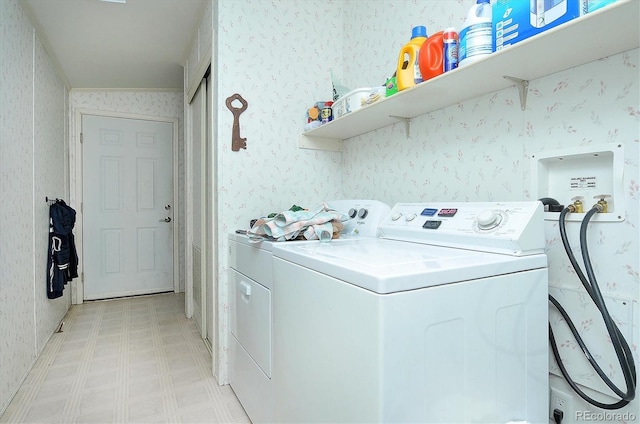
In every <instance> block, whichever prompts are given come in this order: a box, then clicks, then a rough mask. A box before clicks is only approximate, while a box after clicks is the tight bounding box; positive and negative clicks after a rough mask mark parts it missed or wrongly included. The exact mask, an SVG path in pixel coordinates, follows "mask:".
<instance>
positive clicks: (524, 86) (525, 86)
mask: <svg viewBox="0 0 640 424" xmlns="http://www.w3.org/2000/svg"><path fill="white" fill-rule="evenodd" d="M503 78H506V79H508V80H511V81H513V82H515V83H516V85H517V86H518V92H519V93H520V108H521V109H522V110H525V109H526V108H527V93H528V92H529V81H527V80H523V79H520V78H515V77H510V76H508V75H503Z"/></svg>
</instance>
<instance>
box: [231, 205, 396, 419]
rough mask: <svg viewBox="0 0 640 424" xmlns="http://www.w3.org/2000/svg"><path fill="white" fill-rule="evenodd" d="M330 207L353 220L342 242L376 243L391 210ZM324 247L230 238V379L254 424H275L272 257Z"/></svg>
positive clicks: (345, 230)
mask: <svg viewBox="0 0 640 424" xmlns="http://www.w3.org/2000/svg"><path fill="white" fill-rule="evenodd" d="M327 205H328V206H329V207H331V208H333V209H335V210H337V211H339V212H342V213H344V214H345V215H347V216H349V220H348V221H346V222H344V230H343V231H342V233H341V236H340V238H339V239H337V240H332V241H331V242H328V243H322V244H331V243H337V242H343V241H344V240H347V239H359V238H363V237H375V236H376V235H377V231H378V224H379V223H380V222H381V221H382V219H383V218H384V217H386V216H387V215H388V212H389V210H390V208H389V206H388V205H386V204H384V203H382V202H379V201H375V200H357V199H356V200H334V201H330V202H327ZM300 243H311V244H316V243H320V242H318V241H288V242H273V241H266V240H265V241H262V242H259V243H255V242H251V241H250V240H249V238H248V237H247V236H246V235H244V234H238V233H232V234H230V235H229V267H230V273H229V300H230V302H229V303H230V304H229V314H230V317H229V324H230V325H229V327H230V328H229V333H230V337H229V339H230V343H229V344H230V355H229V379H230V384H231V387H232V388H233V390H234V392H235V394H236V396H237V397H238V399H239V400H240V402H241V403H242V406H243V407H244V409H245V411H246V412H247V414H248V415H249V418H251V421H252V422H254V423H272V422H274V415H273V405H274V396H273V372H272V333H273V326H272V313H273V310H272V296H273V293H274V292H275V290H277V288H276V287H277V284H275V283H274V279H273V276H272V256H271V251H272V249H273V246H274V245H278V244H300Z"/></svg>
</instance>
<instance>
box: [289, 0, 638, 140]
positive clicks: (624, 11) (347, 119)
mask: <svg viewBox="0 0 640 424" xmlns="http://www.w3.org/2000/svg"><path fill="white" fill-rule="evenodd" d="M639 16H640V1H638V0H618V1H617V2H616V3H613V4H611V5H609V6H606V7H604V8H602V9H599V10H596V11H595V12H592V13H590V14H588V15H585V16H581V17H579V18H576V19H574V20H572V21H570V22H567V23H565V24H562V25H559V26H557V27H555V28H552V29H549V30H547V31H545V32H543V33H541V34H539V35H536V36H534V37H531V38H529V39H527V40H524V41H522V42H520V43H518V44H515V45H514V46H511V47H507V48H506V49H504V50H502V51H498V52H495V53H493V54H491V55H490V56H487V57H486V58H485V59H482V60H479V61H477V62H475V63H471V64H469V65H466V66H464V67H461V68H457V69H454V70H453V71H450V72H447V73H445V74H442V75H440V76H437V77H435V78H433V79H430V80H428V81H425V82H423V83H421V84H418V85H416V86H414V87H412V88H409V89H406V90H404V91H401V92H399V93H397V94H394V95H393V96H391V97H387V98H385V99H383V100H380V101H378V102H376V103H373V104H371V105H369V106H365V107H363V108H362V109H359V110H357V111H355V112H351V113H349V114H347V115H344V116H342V117H340V118H338V119H335V120H334V121H332V122H330V123H328V124H325V125H322V126H320V127H318V128H316V129H313V130H311V131H307V132H305V133H303V134H302V135H301V136H300V139H299V143H298V146H299V147H300V148H311V149H321V150H338V149H339V146H340V145H341V143H340V141H341V140H345V139H348V138H351V137H354V136H357V135H361V134H365V133H367V132H369V131H374V130H377V129H380V128H384V127H386V126H389V125H392V124H395V123H397V122H401V121H402V120H405V123H407V122H408V120H410V119H411V118H413V117H416V116H419V115H423V114H425V113H428V112H432V111H435V110H439V109H442V108H444V107H447V106H451V105H454V104H456V103H459V102H462V101H465V100H469V99H472V98H475V97H478V96H481V95H484V94H488V93H493V92H495V91H498V90H502V89H504V88H507V87H511V86H514V85H516V86H518V88H519V90H520V103H521V107H522V109H523V110H524V109H525V108H526V94H527V86H528V82H529V81H531V80H534V79H537V78H541V77H544V76H546V75H551V74H553V73H556V72H559V71H563V70H565V69H569V68H572V67H575V66H579V65H582V64H585V63H589V62H592V61H594V60H598V59H601V58H604V57H608V56H612V55H615V54H618V53H622V52H625V51H629V50H632V49H636V48H638V47H640V29H639V25H638V17H639ZM406 131H407V137H408V134H409V124H407V125H406ZM326 140H332V141H333V142H332V143H329V144H327V146H326V148H324V145H325V144H323V143H326Z"/></svg>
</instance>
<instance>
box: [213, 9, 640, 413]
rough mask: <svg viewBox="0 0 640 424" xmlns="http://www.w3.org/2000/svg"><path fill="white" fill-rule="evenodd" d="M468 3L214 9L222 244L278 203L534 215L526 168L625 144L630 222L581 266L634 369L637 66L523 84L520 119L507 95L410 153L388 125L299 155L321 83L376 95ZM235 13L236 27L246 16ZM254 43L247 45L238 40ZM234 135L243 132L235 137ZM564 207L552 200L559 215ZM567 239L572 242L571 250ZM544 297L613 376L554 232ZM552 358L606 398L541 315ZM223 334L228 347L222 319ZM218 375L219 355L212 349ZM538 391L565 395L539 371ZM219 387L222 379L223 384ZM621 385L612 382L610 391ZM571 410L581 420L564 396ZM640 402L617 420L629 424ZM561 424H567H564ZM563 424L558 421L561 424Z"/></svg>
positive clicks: (485, 100) (462, 116) (445, 121)
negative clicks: (595, 283)
mask: <svg viewBox="0 0 640 424" xmlns="http://www.w3.org/2000/svg"><path fill="white" fill-rule="evenodd" d="M473 3H474V2H473V1H471V0H469V1H467V0H423V1H416V0H393V1H391V0H389V1H382V0H381V1H375V2H373V1H363V0H352V1H330V2H321V3H314V7H313V8H309V7H307V3H306V2H299V1H294V0H284V1H279V2H270V3H266V2H260V1H241V2H232V1H220V2H219V3H218V7H219V9H220V10H219V19H218V24H219V27H218V32H217V35H216V36H217V38H218V47H217V48H218V54H217V56H216V57H217V60H218V61H219V67H218V70H217V75H218V87H219V88H218V90H219V91H218V100H217V101H218V117H219V118H218V119H219V124H218V127H217V128H218V138H219V141H218V143H219V156H218V157H219V166H220V169H219V178H220V180H219V187H218V189H219V196H220V204H219V227H220V231H219V234H227V233H228V232H230V231H233V230H234V229H235V228H239V227H245V226H246V225H247V221H248V220H249V219H251V218H254V217H256V216H257V215H259V214H264V213H268V212H272V211H279V210H282V209H284V208H287V207H288V206H289V204H290V203H298V202H299V204H309V203H317V202H318V201H320V200H322V199H323V198H328V197H334V196H338V197H342V198H353V197H360V198H374V199H378V200H381V201H383V202H386V203H388V204H390V205H393V204H394V203H397V202H418V201H427V200H437V201H445V200H451V201H497V200H507V201H518V200H535V199H537V198H538V196H539V193H532V192H531V190H532V186H533V185H532V181H531V175H530V169H531V166H532V164H531V162H532V157H533V156H535V155H537V154H540V153H541V152H550V151H555V150H558V149H560V148H563V149H565V148H570V147H583V146H598V145H608V144H609V143H622V144H624V156H625V161H624V162H625V165H624V166H625V169H624V182H623V184H624V193H625V198H624V199H623V203H624V208H625V213H626V219H625V220H624V221H623V222H619V223H607V224H602V223H596V224H591V225H590V230H589V241H590V253H591V255H592V257H593V262H594V267H595V269H596V274H597V275H598V276H599V277H600V286H601V287H602V291H603V294H604V296H605V298H606V299H607V301H608V302H609V304H610V305H611V311H612V314H613V315H614V318H615V319H616V321H617V322H618V325H619V326H620V327H621V329H622V331H623V333H625V334H628V335H629V342H630V344H631V348H632V351H633V352H634V357H635V359H636V361H637V360H638V357H637V343H638V331H637V328H638V323H639V319H638V302H639V300H640V291H639V290H638V288H639V287H638V286H639V283H640V281H639V277H638V276H639V272H640V265H639V263H638V257H639V256H640V255H639V253H640V252H639V251H638V245H639V241H640V240H639V238H640V237H639V230H638V225H639V222H638V220H639V216H638V215H639V211H638V206H639V202H638V200H639V199H638V197H639V195H638V193H639V189H638V184H639V183H638V181H640V173H639V169H638V165H639V162H640V160H639V149H638V143H639V134H640V131H639V130H640V113H639V112H638V110H639V109H640V99H639V94H638V93H639V89H638V84H639V81H638V66H639V65H640V64H639V54H638V50H637V49H636V50H632V51H629V52H626V53H623V54H619V55H615V56H612V57H610V58H605V59H602V60H599V61H596V62H592V63H588V64H585V65H582V66H579V67H576V68H574V69H569V70H566V71H563V72H559V73H556V74H553V75H549V76H547V77H544V78H540V79H538V80H534V81H530V86H529V97H528V102H527V107H526V110H524V111H522V110H521V108H520V103H519V96H518V91H517V89H516V88H515V87H513V88H508V89H505V90H501V91H498V92H495V93H490V94H487V95H485V96H481V97H478V98H474V99H471V100H468V101H465V102H461V103H459V104H454V105H452V106H449V107H447V108H444V109H441V110H438V111H434V112H432V113H429V114H426V115H422V116H419V117H416V118H414V119H412V120H411V134H410V136H409V137H408V138H407V137H406V135H405V130H404V124H403V123H398V124H395V125H392V126H389V127H385V128H382V129H380V130H377V131H373V132H370V133H367V134H363V135H360V136H357V137H353V138H352V139H349V140H345V141H344V142H343V151H342V152H341V153H335V152H321V151H313V150H301V149H298V150H297V149H296V144H297V138H298V135H299V134H300V133H301V119H302V116H303V112H304V110H305V108H306V107H308V106H309V105H310V104H313V102H314V101H316V100H321V99H323V98H326V97H327V96H328V95H329V94H328V92H327V91H328V87H330V84H331V79H330V73H329V69H332V70H333V71H334V73H335V74H336V75H337V76H338V77H339V78H340V80H341V82H342V83H343V84H344V85H346V86H348V87H349V88H352V89H353V88H358V87H371V86H374V85H378V84H382V83H383V82H384V80H385V79H386V78H387V77H388V76H390V75H391V74H392V73H393V71H394V68H395V66H396V61H397V54H398V52H399V50H400V48H401V47H402V45H404V44H405V43H406V42H407V41H408V39H409V38H410V33H411V28H412V27H413V26H415V25H425V26H427V30H428V32H429V33H433V32H435V31H438V30H440V29H444V28H446V27H449V26H454V27H456V28H458V29H460V28H461V26H462V24H463V22H464V19H465V16H466V13H467V10H468V9H469V7H470V6H471V5H472V4H473ZM242 11H245V12H244V13H243V12H242ZM248 28H250V30H247V29H248ZM234 92H239V93H241V94H242V95H243V96H244V98H245V99H247V100H248V102H249V108H248V109H247V112H245V114H243V115H242V117H241V121H242V122H241V126H242V130H241V133H242V137H247V145H248V149H247V150H246V151H244V150H243V151H240V152H231V150H230V148H229V145H228V144H229V143H230V137H231V130H230V127H231V122H232V117H231V114H230V112H228V110H227V109H226V107H225V105H224V99H225V98H226V97H228V96H229V95H231V94H232V93H234ZM243 119H244V121H243ZM562 201H563V202H564V203H566V202H565V201H564V200H562ZM575 228H576V227H575V224H571V225H570V227H569V233H570V234H571V235H572V236H573V237H574V238H573V241H572V243H574V244H575V245H577V239H576V237H577V235H576V232H575ZM545 232H546V237H547V253H548V259H549V280H550V281H549V287H550V292H553V293H555V294H556V295H557V296H558V297H559V298H560V299H561V302H562V303H563V305H564V306H565V308H567V309H568V310H569V311H570V313H571V315H572V316H573V317H574V320H576V321H577V322H579V323H580V322H582V323H583V324H582V325H583V327H584V329H585V333H586V335H585V338H586V340H587V343H590V344H591V345H593V346H594V348H593V350H594V352H596V354H597V355H598V357H599V360H600V361H602V364H603V366H604V367H605V369H610V370H611V371H610V372H611V374H618V375H617V376H615V375H614V377H613V378H614V381H619V371H617V370H618V368H617V365H616V358H615V355H613V354H612V352H611V349H610V343H609V340H608V338H607V336H606V335H604V334H603V333H602V326H601V324H600V322H599V317H598V315H597V314H594V313H593V311H592V310H591V308H590V306H589V305H588V302H586V300H585V293H584V289H582V288H581V287H580V284H579V282H578V281H577V278H576V276H575V273H574V272H573V271H572V270H571V269H570V267H569V266H568V261H567V259H566V255H565V253H564V251H563V250H562V247H561V246H560V244H559V242H558V240H559V235H558V228H557V222H554V221H546V222H545ZM226 244H227V242H226V238H225V237H221V239H220V241H219V252H221V255H220V275H219V278H220V282H221V285H220V302H219V303H220V305H219V306H220V308H221V310H222V311H223V312H224V311H225V310H226V309H227V308H228V304H227V301H226V298H227V294H226V272H227V256H226V251H227V247H226ZM550 320H551V322H552V325H553V326H554V329H556V331H557V334H556V337H559V339H560V340H561V341H560V350H561V354H562V356H563V358H565V361H566V362H567V363H568V364H569V369H570V372H571V373H572V375H574V377H575V379H576V380H577V381H578V382H579V383H581V384H584V385H585V386H587V387H588V388H591V389H593V390H596V391H602V392H605V393H610V392H607V391H606V390H607V389H606V388H604V387H602V384H600V383H598V382H596V378H595V377H596V376H595V375H594V372H593V370H591V369H590V368H589V369H587V368H585V366H584V364H583V362H584V360H583V355H582V353H581V352H580V351H579V349H576V346H575V343H572V342H570V341H569V337H568V335H567V334H566V330H564V329H563V327H564V326H563V325H562V324H563V323H561V322H559V321H560V320H559V319H558V317H557V316H556V315H555V313H554V311H551V313H550ZM220 325H221V332H220V334H222V335H224V334H226V325H227V323H226V322H225V318H224V314H223V316H222V318H221V322H220ZM218 353H219V357H220V358H221V359H222V361H221V363H222V368H224V364H225V360H226V347H225V343H224V341H222V342H221V346H220V351H219V352H218ZM550 371H551V374H550V385H551V386H552V387H558V388H560V389H562V390H564V391H566V392H567V393H571V389H570V388H569V387H568V386H567V384H566V383H565V382H564V380H563V379H562V378H558V377H556V375H557V374H558V370H557V367H556V366H555V362H554V361H553V359H552V358H551V357H550ZM219 377H221V382H224V371H223V372H222V374H221V375H219ZM616 379H618V380H616ZM573 404H574V410H576V411H577V410H581V411H586V410H591V409H592V407H590V406H589V405H587V404H586V403H585V402H583V401H582V400H581V399H580V398H578V396H577V395H573ZM639 405H640V402H638V401H637V400H636V401H634V402H632V403H631V405H629V406H628V407H627V409H626V411H632V412H633V413H635V414H636V417H638V418H639V419H640V408H639ZM568 420H569V418H567V419H566V420H565V421H568ZM569 422H570V421H569Z"/></svg>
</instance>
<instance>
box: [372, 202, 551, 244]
mask: <svg viewBox="0 0 640 424" xmlns="http://www.w3.org/2000/svg"><path fill="white" fill-rule="evenodd" d="M543 211H544V210H543V206H542V203H540V202H538V201H532V202H475V203H473V202H472V203H456V202H447V203H436V202H432V203H398V204H396V205H395V206H394V207H393V208H392V209H391V212H390V213H389V215H388V216H387V217H386V218H385V219H384V220H383V221H382V223H381V224H380V235H381V237H383V238H388V239H394V240H403V241H411V242H416V243H424V244H433V245H437V246H449V247H456V248H462V249H471V250H480V251H486V252H492V253H504V254H509V255H517V256H521V255H530V254H537V253H543V252H544V246H545V239H544V218H543Z"/></svg>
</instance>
